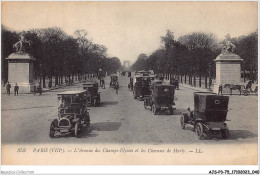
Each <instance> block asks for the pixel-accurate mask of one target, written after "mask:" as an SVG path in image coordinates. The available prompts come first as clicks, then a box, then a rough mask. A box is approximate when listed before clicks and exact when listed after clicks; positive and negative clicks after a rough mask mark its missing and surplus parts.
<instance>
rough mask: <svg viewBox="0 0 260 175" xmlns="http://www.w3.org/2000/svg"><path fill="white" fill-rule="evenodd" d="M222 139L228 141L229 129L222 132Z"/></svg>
mask: <svg viewBox="0 0 260 175" xmlns="http://www.w3.org/2000/svg"><path fill="white" fill-rule="evenodd" d="M221 137H222V138H223V139H227V138H228V137H229V130H228V129H223V130H221Z"/></svg>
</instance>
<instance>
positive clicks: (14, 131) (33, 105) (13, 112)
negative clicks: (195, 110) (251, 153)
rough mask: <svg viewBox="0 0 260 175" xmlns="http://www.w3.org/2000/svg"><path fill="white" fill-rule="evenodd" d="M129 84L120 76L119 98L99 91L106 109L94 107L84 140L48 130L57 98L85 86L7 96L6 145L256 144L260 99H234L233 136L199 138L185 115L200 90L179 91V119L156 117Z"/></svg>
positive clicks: (4, 117)
mask: <svg viewBox="0 0 260 175" xmlns="http://www.w3.org/2000/svg"><path fill="white" fill-rule="evenodd" d="M128 81H129V79H128V78H127V77H121V76H120V77H119V84H120V89H119V94H116V93H115V90H114V89H112V88H109V86H108V83H109V77H107V78H106V84H107V85H106V87H107V88H106V89H100V92H101V101H102V102H101V106H100V107H90V117H91V130H92V131H91V132H90V133H89V134H86V135H84V136H83V138H75V137H69V138H64V137H61V138H55V139H51V138H49V136H48V134H49V126H50V123H51V121H52V120H53V119H55V118H57V108H58V103H57V95H56V94H57V93H58V92H61V91H66V90H81V89H82V84H77V85H75V86H70V87H66V88H63V89H57V90H54V91H51V92H46V93H44V94H43V95H42V96H33V95H30V94H21V95H19V96H14V95H11V96H7V95H6V94H2V143H3V144H7V143H11V144H18V143H20V144H28V143H116V144H136V143H143V144H152V145H158V144H178V143H180V144H185V143H187V144H188V143H197V144H225V143H257V133H258V130H257V123H258V122H257V96H254V95H251V96H247V97H245V96H238V95H233V96H230V102H229V112H228V116H227V118H228V119H229V120H230V121H228V122H227V124H228V126H229V128H230V130H231V131H230V133H231V136H230V138H229V139H227V140H222V139H218V138H213V139H210V140H199V139H197V137H196V135H195V133H194V132H192V131H191V128H187V129H185V130H183V129H181V127H180V122H179V121H180V115H178V114H179V112H180V111H184V110H185V109H186V108H187V107H189V106H193V92H195V90H192V89H189V88H185V87H180V90H177V91H176V97H175V102H176V106H177V111H176V112H175V114H174V115H153V114H152V113H151V111H149V110H145V109H144V107H143V101H139V100H134V98H133V95H132V91H129V90H128V88H127V84H128Z"/></svg>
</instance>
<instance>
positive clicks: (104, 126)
mask: <svg viewBox="0 0 260 175" xmlns="http://www.w3.org/2000/svg"><path fill="white" fill-rule="evenodd" d="M120 127H121V122H100V123H92V124H90V130H91V131H93V130H97V131H116V130H118V129H119V128H120Z"/></svg>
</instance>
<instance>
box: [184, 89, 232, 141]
mask: <svg viewBox="0 0 260 175" xmlns="http://www.w3.org/2000/svg"><path fill="white" fill-rule="evenodd" d="M228 101H229V97H228V96H222V95H217V94H215V93H210V92H195V93H194V111H193V110H190V109H189V108H188V112H184V113H182V115H181V118H180V123H181V127H182V128H183V129H185V125H191V126H193V129H194V130H195V132H196V134H197V136H198V138H199V139H202V138H204V137H205V136H210V135H212V134H221V136H222V138H223V139H226V138H228V136H229V129H228V127H227V124H226V123H225V121H226V116H227V112H228Z"/></svg>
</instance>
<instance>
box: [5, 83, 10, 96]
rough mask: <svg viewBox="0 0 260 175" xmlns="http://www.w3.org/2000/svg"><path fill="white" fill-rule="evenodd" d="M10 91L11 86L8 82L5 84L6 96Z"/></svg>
mask: <svg viewBox="0 0 260 175" xmlns="http://www.w3.org/2000/svg"><path fill="white" fill-rule="evenodd" d="M10 89H11V85H10V84H9V82H7V84H6V91H7V95H10Z"/></svg>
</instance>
